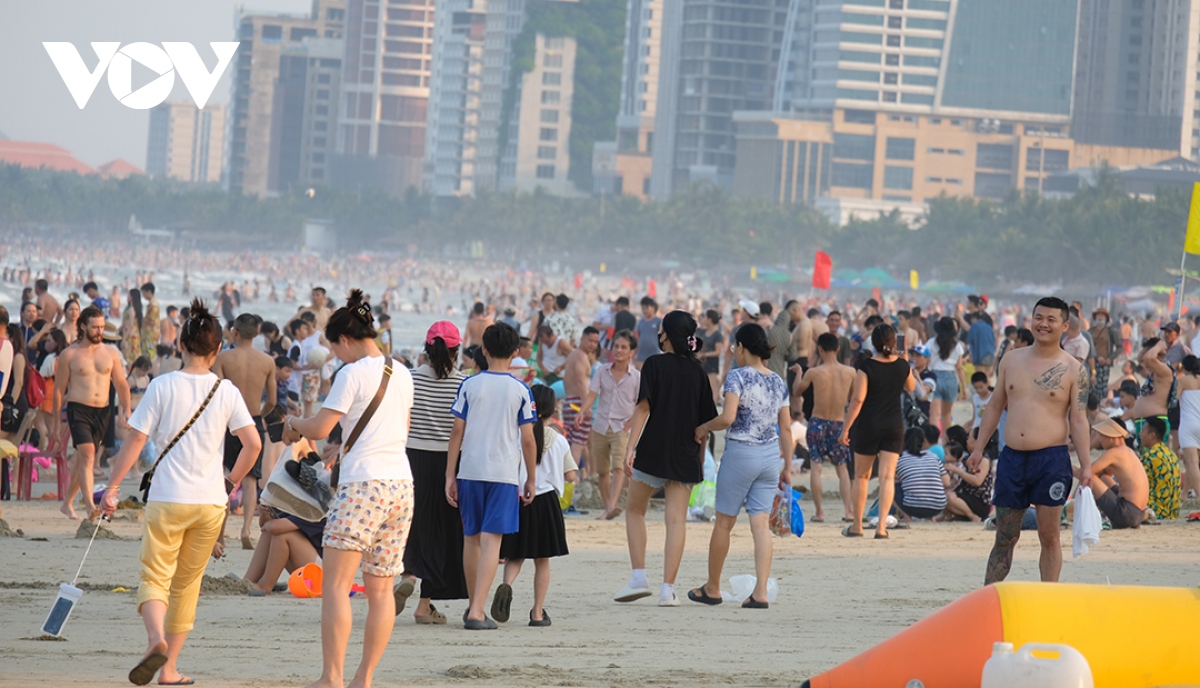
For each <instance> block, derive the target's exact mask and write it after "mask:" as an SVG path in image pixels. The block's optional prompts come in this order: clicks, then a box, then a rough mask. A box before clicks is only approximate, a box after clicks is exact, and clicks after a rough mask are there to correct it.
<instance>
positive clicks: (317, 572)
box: [288, 564, 324, 599]
mask: <svg viewBox="0 0 1200 688" xmlns="http://www.w3.org/2000/svg"><path fill="white" fill-rule="evenodd" d="M323 578H324V571H322V570H321V565H320V564H305V565H304V566H301V567H300V568H298V569H296V570H295V571H292V575H290V576H288V592H290V593H292V595H294V596H296V597H299V598H301V599H304V598H311V597H320V596H321V581H322V579H323Z"/></svg>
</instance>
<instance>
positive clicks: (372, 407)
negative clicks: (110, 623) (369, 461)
mask: <svg viewBox="0 0 1200 688" xmlns="http://www.w3.org/2000/svg"><path fill="white" fill-rule="evenodd" d="M391 379H392V364H391V363H384V364H383V379H382V380H380V381H379V389H378V390H376V391H375V397H374V398H373V399H371V403H370V404H367V408H366V410H364V411H363V414H362V415H361V416H359V417H358V422H357V423H355V424H354V429H353V430H351V431H350V436H349V437H347V438H346V441H345V442H343V443H342V450H341V451H340V452H338V456H337V460H336V461H334V463H333V468H332V469H330V470H331V471H332V472H331V474H330V476H329V484H330V485H332V486H333V487H335V488H336V487H337V485H338V478H339V477H340V470H339V469H340V468H341V467H342V457H343V456H345V455H346V454H348V453H350V449H351V447H353V446H354V443H355V442H357V441H358V436H359V435H361V434H362V431H363V429H364V428H366V427H367V423H368V422H369V421H370V420H371V416H374V415H375V411H376V410H377V409H378V408H379V404H380V403H382V402H383V395H384V394H386V393H387V388H388V381H389V380H391Z"/></svg>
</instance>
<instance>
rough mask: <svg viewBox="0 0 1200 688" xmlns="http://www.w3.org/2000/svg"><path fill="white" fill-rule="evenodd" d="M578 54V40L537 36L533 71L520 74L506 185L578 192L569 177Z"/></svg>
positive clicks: (505, 170) (503, 180)
mask: <svg viewBox="0 0 1200 688" xmlns="http://www.w3.org/2000/svg"><path fill="white" fill-rule="evenodd" d="M575 53H576V43H575V39H574V38H564V37H555V38H548V37H546V36H544V35H542V34H538V35H537V36H536V37H535V39H534V66H533V69H532V70H530V71H528V72H525V73H524V74H522V75H521V76H520V79H521V85H520V94H521V99H520V103H519V106H518V109H517V111H516V112H515V113H514V115H515V119H516V126H515V127H513V130H514V131H515V133H516V137H515V139H514V140H513V141H511V142H510V145H509V147H508V148H509V153H510V155H509V156H508V157H506V159H505V160H504V162H503V164H502V165H501V175H500V188H501V189H517V190H520V191H533V190H534V189H536V188H538V187H541V188H542V189H545V190H546V191H547V192H549V193H551V194H555V195H560V196H562V195H570V194H574V193H577V191H576V189H575V186H574V184H573V183H572V182H571V181H570V180H569V179H568V178H567V175H568V173H569V172H570V166H571V152H570V141H571V100H572V98H573V96H574V84H575Z"/></svg>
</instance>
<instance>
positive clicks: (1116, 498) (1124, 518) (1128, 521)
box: [1096, 487, 1145, 530]
mask: <svg viewBox="0 0 1200 688" xmlns="http://www.w3.org/2000/svg"><path fill="white" fill-rule="evenodd" d="M1119 490H1120V488H1119V487H1110V488H1109V489H1108V491H1107V492H1105V493H1104V494H1102V495H1100V496H1099V497H1097V498H1096V506H1097V507H1098V508H1099V509H1100V513H1102V514H1104V515H1105V516H1107V517H1108V520H1109V522H1111V523H1112V527H1113V529H1114V530H1120V529H1122V528H1137V527H1140V526H1141V525H1142V519H1143V518H1144V517H1145V514H1144V512H1143V510H1142V509H1139V508H1138V506H1137V504H1134V503H1133V502H1131V501H1129V500H1128V499H1125V498H1124V497H1122V496H1121V493H1120V492H1119Z"/></svg>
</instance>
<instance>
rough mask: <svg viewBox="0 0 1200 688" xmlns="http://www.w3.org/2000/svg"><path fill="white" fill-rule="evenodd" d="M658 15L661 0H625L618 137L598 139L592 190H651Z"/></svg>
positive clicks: (628, 192)
mask: <svg viewBox="0 0 1200 688" xmlns="http://www.w3.org/2000/svg"><path fill="white" fill-rule="evenodd" d="M662 17H663V0H629V2H628V5H627V9H626V26H625V52H624V57H623V59H622V65H621V67H622V68H621V104H620V109H619V110H618V111H617V140H616V141H612V142H597V143H596V149H595V151H594V153H593V156H592V178H593V179H594V180H595V188H594V189H593V190H594V191H595V192H596V193H606V194H607V193H612V194H616V195H629V196H636V197H638V198H645V197H647V196H649V195H650V172H651V169H652V163H651V155H650V150H651V148H652V146H653V145H654V117H655V113H656V112H657V106H658V73H659V57H660V56H661V54H662V49H661V47H662Z"/></svg>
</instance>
